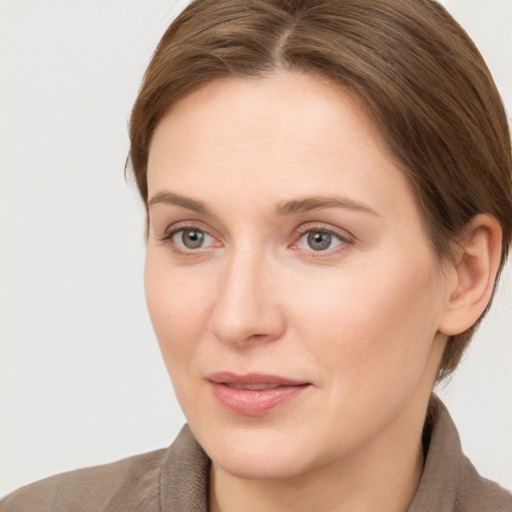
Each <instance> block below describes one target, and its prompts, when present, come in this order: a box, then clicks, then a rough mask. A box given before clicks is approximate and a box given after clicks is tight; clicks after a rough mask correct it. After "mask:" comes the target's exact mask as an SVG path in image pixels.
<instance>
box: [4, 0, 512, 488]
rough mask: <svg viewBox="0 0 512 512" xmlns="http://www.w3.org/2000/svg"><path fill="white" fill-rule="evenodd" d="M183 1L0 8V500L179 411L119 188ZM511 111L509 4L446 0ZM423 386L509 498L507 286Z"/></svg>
mask: <svg viewBox="0 0 512 512" xmlns="http://www.w3.org/2000/svg"><path fill="white" fill-rule="evenodd" d="M185 3H186V2H184V1H174V2H173V1H169V0H167V1H164V0H148V1H144V2H142V1H140V0H138V1H135V0H109V1H105V0H73V1H69V0H44V1H43V0H41V1H34V0H32V1H29V0H3V1H0V141H1V143H0V172H1V182H0V223H1V233H2V236H1V276H0V283H1V284H0V294H1V303H0V306H1V345H0V496H1V495H3V494H6V493H7V492H9V491H11V490H13V489H14V488H16V487H18V486H20V485H22V484H25V483H28V482H30V481H32V480H35V479H39V478H42V477H44V476H47V475H50V474H53V473H56V472H61V471H65V470H69V469H72V468H76V467H81V466H87V465H93V464H99V463H103V462H109V461H112V460H115V459H119V458H122V457H126V456H128V455H131V454H135V453H139V452H143V451H148V450H152V449H156V448H160V447H163V446H166V445H168V444H169V443H170V442H171V441H172V439H173V438H174V436H175V435H176V433H177V431H178V429H179V428H180V426H181V425H182V424H183V422H184V418H183V416H182V414H181V412H180V410H179V408H178V406H177V404H176V401H175V399H174V395H173V392H172V389H171V387H170V384H169V380H168V377H167V374H166V371H165V368H164V365H163V364H162V363H161V361H160V354H159V351H158V348H157V343H156V341H155V339H154V335H153V332H152V329H151V326H150V323H149V320H148V316H147V313H146V311H145V302H144V295H143V286H142V266H143V258H144V243H143V235H142V233H143V209H142V206H141V204H140V202H139V199H138V197H137V193H136V191H135V187H134V186H133V185H127V184H126V183H125V182H124V179H123V165H124V161H125V157H126V154H127V151H128V137H127V128H126V126H127V121H128V116H129V112H130V108H131V104H132V102H133V100H134V98H135V95H136V91H137V89H138V85H139V82H140V78H141V76H142V73H143V71H144V68H145V66H146V64H147V62H148V59H149V57H150V54H151V52H152V50H153V48H154V47H155V45H156V43H157V41H158V39H159V37H160V36H161V34H162V33H163V31H164V30H165V28H166V27H167V25H168V23H169V21H170V19H172V18H173V17H174V16H175V14H176V13H177V12H179V11H180V10H181V8H182V7H183V6H184V5H185ZM445 4H447V6H448V7H449V8H450V10H451V11H452V12H453V13H454V15H455V16H456V17H457V19H459V21H461V23H462V24H463V26H464V27H465V28H466V29H467V30H468V31H469V33H470V35H471V36H472V37H473V38H474V39H475V41H476V43H477V44H478V45H479V47H480V48H481V51H482V53H483V54H484V56H485V57H486V59H487V60H488V63H489V65H490V67H491V69H492V71H493V73H494V75H495V78H496V81H497V83H498V86H499V88H500V90H501V92H502V95H503V97H504V99H505V101H506V103H507V105H508V110H509V112H510V111H511V110H512V65H511V63H512V31H511V30H510V26H511V24H512V1H511V0H492V2H482V1H481V0H446V2H445ZM510 275H512V274H511V272H510V264H509V266H508V271H507V275H505V276H504V277H505V279H504V280H503V283H502V285H503V286H502V287H501V289H500V293H499V296H498V300H497V303H496V304H495V307H494V311H493V314H492V315H491V316H490V317H489V318H488V320H487V322H486V324H485V325H486V326H485V328H482V330H481V331H480V333H479V335H478V337H477V339H475V341H474V344H473V346H472V349H471V351H470V353H469V354H468V356H467V357H466V359H465V360H464V363H463V365H462V367H461V368H460V369H459V371H458V373H457V375H456V377H455V378H454V379H453V381H452V382H451V383H450V384H449V386H448V387H447V388H446V389H444V390H441V394H442V396H443V397H444V398H445V400H446V402H447V403H448V405H449V408H450V410H451V412H452V415H453V416H454V417H455V419H456V422H457V424H458V426H459V429H460V433H461V436H462V440H463V445H464V448H465V451H466V452H467V453H468V454H469V456H470V457H471V458H472V460H473V461H474V463H475V464H476V465H477V467H478V468H479V470H480V471H481V473H483V474H484V475H486V476H488V477H490V478H493V479H496V480H498V481H499V482H501V483H502V484H503V485H505V486H507V487H508V488H512V376H511V375H512V343H511V342H512V320H511V312H512V282H511V277H510Z"/></svg>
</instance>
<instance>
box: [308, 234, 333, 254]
mask: <svg viewBox="0 0 512 512" xmlns="http://www.w3.org/2000/svg"><path fill="white" fill-rule="evenodd" d="M331 240H332V237H331V235H330V234H329V233H322V232H319V231H316V232H312V233H310V234H309V235H308V245H309V246H310V247H311V249H313V250H314V251H323V250H325V249H328V248H329V246H330V245H331Z"/></svg>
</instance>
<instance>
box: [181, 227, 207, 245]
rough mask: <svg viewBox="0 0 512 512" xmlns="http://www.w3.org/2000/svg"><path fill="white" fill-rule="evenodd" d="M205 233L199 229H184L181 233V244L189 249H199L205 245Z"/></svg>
mask: <svg viewBox="0 0 512 512" xmlns="http://www.w3.org/2000/svg"><path fill="white" fill-rule="evenodd" d="M204 235H205V234H204V231H199V230H198V229H183V230H182V231H181V237H180V238H181V243H182V244H183V245H184V246H185V247H186V248H187V249H199V248H200V247H202V246H203V244H204V239H205V236H204Z"/></svg>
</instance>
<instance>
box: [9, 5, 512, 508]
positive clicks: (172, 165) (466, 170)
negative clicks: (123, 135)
mask: <svg viewBox="0 0 512 512" xmlns="http://www.w3.org/2000/svg"><path fill="white" fill-rule="evenodd" d="M130 161H131V165H132V166H133V171H134V173H135V176H136V179H137V184H138V187H139V191H140V193H141V196H142V198H143V201H144V204H145V205H146V209H147V215H148V217H147V219H148V222H147V228H148V229H147V258H146V269H145V284H146V295H147V301H148V308H149V312H150V316H151V319H152V322H153V326H154V328H155V332H156V335H157V338H158V340H159V343H160V347H161V350H162V353H163V356H164V360H165V362H166V365H167V369H168V371H169V374H170V376H171V379H172V381H173V384H174V388H175V391H176V394H177V396H178V399H179V401H180V404H181V406H182V408H183V410H184V413H185V415H186V417H187V420H188V423H189V427H185V429H184V430H183V431H182V433H181V434H180V436H179V438H178V439H177V441H176V442H175V443H174V445H173V446H171V447H170V448H169V449H168V450H162V451H159V452H153V453H150V454H146V455H143V456H139V457H135V458H132V459H127V460H124V461H121V462H118V463H114V464H112V465H108V466H103V467H99V468H92V469H88V470H81V471H78V472H74V473H69V474H65V475H61V476H60V477H56V478H52V479H49V480H47V481H44V482H42V483H39V484H34V485H33V486H30V487H28V488H25V489H23V490H21V491H19V492H18V493H15V494H14V495H12V496H10V497H8V498H7V499H6V500H4V502H2V504H1V506H0V510H57V511H58V510H69V509H79V510H213V511H224V512H225V511H230V510H325V511H328V510H417V511H419V510H461V511H462V510H512V498H511V497H510V495H509V494H508V493H507V492H506V491H504V490H503V489H501V488H500V487H499V486H497V485H496V484H493V483H491V482H488V481H486V480H483V479H482V478H480V477H479V476H478V474H477V473H476V471H475V470H474V468H473V467H472V466H471V464H470V462H469V461H468V460H467V459H465V458H464V457H463V455H462V453H461V451H460V446H459V442H458V438H457V433H456V430H455V427H454V425H453V424H452V422H451V420H450V418H449V415H448V413H447V411H446V410H445V408H444V406H443V405H442V404H441V403H440V401H439V400H438V399H436V398H435V397H431V392H432V388H433V386H434V383H435V382H436V381H437V380H440V379H442V378H444V377H446V376H447V375H449V374H450V373H451V372H452V371H453V370H454V368H455V367H456V366H457V364H458V362H459V360H460V357H461V355H462V353H463V351H464V349H465V348H466V346H467V344H468V342H469V340H470V338H471V335H472V333H473V331H474V329H475V327H476V325H477V324H478V323H479V321H480V320H481V318H482V315H483V314H484V313H485V312H486V310H487V308H488V305H489V303H490V300H491V297H492V294H493V291H494V288H495V286H496V282H497V279H498V277H499V274H500V272H501V269H502V268H503V265H504V262H505V259H506V256H507V252H508V247H509V244H510V238H511V229H512V226H511V219H512V198H511V168H512V164H511V151H510V136H509V132H508V127H507V122H506V116H505V113H504V109H503V107H502V105H501V102H500V100H499V96H498V94H497V91H496V89H495V86H494V84H493V82H492V79H491V78H490V76H489V73H488V71H487V69H486V67H485V65H484V63H483V61H482V59H481V57H480V56H479V54H478V52H477V51H476V49H475V48H474V46H473V44H472V43H471V41H470V40H469V39H468V38H467V36H466V35H465V34H464V32H463V31H462V30H461V29H460V28H459V27H458V26H457V25H456V24H455V22H454V21H453V20H452V19H451V18H450V17H449V16H448V15H447V13H446V12H445V11H444V10H443V9H442V8H441V7H440V6H439V5H437V4H436V3H434V2H431V1H428V0H393V1H392V0H372V1H369V0H368V1H365V0H351V1H349V0H347V1H339V2H333V1H325V2H307V1H300V0H295V1H294V0H281V1H279V0H274V1H270V0H269V1H256V0H254V1H244V2H241V1H239V0H237V1H234V0H231V1H228V0H221V1H219V0H207V1H198V2H193V3H192V4H191V5H190V6H189V7H188V8H187V9H186V10H185V11H184V12H183V13H182V15H181V16H179V17H178V19H177V20H176V21H175V22H174V23H173V24H172V25H171V27H170V28H169V30H168V31H167V33H166V34H165V35H164V37H163V39H162V41H161V42H160V44H159V47H158V48H157V50H156V53H155V55H154V57H153V60H152V62H151V64H150V66H149V68H148V71H147V73H146V75H145V78H144V82H143V85H142V88H141V90H140V93H139V96H138V99H137V101H136V103H135V106H134V109H133V113H132V121H131V151H130Z"/></svg>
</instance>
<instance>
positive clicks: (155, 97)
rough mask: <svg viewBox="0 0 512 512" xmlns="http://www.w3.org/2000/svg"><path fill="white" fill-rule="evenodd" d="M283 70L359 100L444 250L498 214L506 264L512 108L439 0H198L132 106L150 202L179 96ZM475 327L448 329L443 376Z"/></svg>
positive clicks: (163, 47) (511, 208)
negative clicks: (151, 168) (151, 180)
mask: <svg viewBox="0 0 512 512" xmlns="http://www.w3.org/2000/svg"><path fill="white" fill-rule="evenodd" d="M279 70H298V71H303V72H307V73H311V74H314V75H317V76H321V77H324V78H327V79H329V80H330V81H332V82H334V83H337V84H340V86H342V87H344V88H347V89H348V90H350V91H351V92H352V93H353V94H354V95H355V97H357V98H358V99H359V100H360V101H361V103H362V105H363V107H364V109H365V111H366V112H367V113H368V115H369V116H370V117H371V119H372V120H373V121H374V123H375V125H376V127H377V128H378V131H379V133H380V135H381V137H382V140H383V142H384V143H385V144H386V146H387V149H388V150H389V151H390V154H391V155H393V157H394V158H395V160H396V164H397V165H398V166H399V167H400V168H401V169H402V170H403V172H404V173H405V174H406V175H407V176H408V178H409V180H410V183H411V184H412V186H413V189H414V190H415V193H416V195H417V201H418V206H419V209H420V211H421V213H422V217H423V219H424V223H425V229H426V231H427V233H428V234H429V239H430V241H431V243H432V246H433V249H434V250H435V253H436V254H437V255H439V256H440V257H441V258H443V257H446V256H449V255H450V249H451V247H452V246H453V242H454V241H456V240H457V238H458V237H460V236H461V234H462V233H463V232H464V229H465V227H466V226H467V225H468V223H469V221H470V220H471V219H472V218H473V217H474V216H475V215H477V214H478V213H489V214H491V215H493V216H494V217H495V218H496V219H497V220H498V221H499V222H500V224H501V227H502V230H503V245H502V254H501V264H500V268H499V272H498V275H499V273H500V272H501V270H502V268H503V265H504V263H505V259H506V257H507V253H508V248H509V245H510V239H511V231H512V226H511V224H512V184H511V170H512V161H511V146H510V133H509V128H508V123H507V117H506V113H505V109H504V107H503V104H502V102H501V99H500V96H499V93H498V91H497V89H496V86H495V84H494V81H493V79H492V77H491V74H490V72H489V70H488V68H487V66H486V64H485V62H484V60H483V58H482V56H481V55H480V53H479V52H478V50H477V48H476V47H475V45H474V44H473V42H472V41H471V39H470V38H469V36H468V35H467V34H466V32H465V31H464V30H463V29H462V28H461V27H460V26H459V25H458V24H457V23H456V22H455V20H454V19H453V18H452V17H451V16H450V15H449V14H448V13H447V11H446V10H445V9H444V8H443V7H442V6H441V5H440V4H438V3H437V2H436V1H434V0H195V1H193V2H192V3H191V4H190V5H189V6H188V7H187V8H186V9H185V10H184V11H183V12H182V13H181V14H180V15H179V16H178V18H177V19H176V20H175V21H174V22H173V23H172V24H171V25H170V27H169V28H168V30H167V31H166V33H165V34H164V36H163V37H162V39H161V41H160V43H159V45H158V47H157V49H156V51H155V53H154V55H153V58H152V60H151V63H150V65H149V67H148V69H147V71H146V73H145V76H144V80H143V83H142V86H141V89H140V92H139V95H138V97H137V100H136V102H135V105H134V107H133V111H132V116H131V122H130V141H131V147H130V163H131V166H132V168H133V171H134V174H135V177H136V181H137V185H138V188H139V191H140V194H141V196H142V199H143V200H144V202H145V203H146V206H147V199H148V198H147V193H148V192H147V179H146V171H147V161H148V153H149V148H150V143H151V138H152V135H153V133H154V131H155V128H156V126H157V124H158V122H159V121H160V119H161V118H162V117H163V116H164V114H165V113H166V112H167V111H168V109H169V108H170V106H171V105H173V104H174V103H175V102H176V101H178V100H179V99H181V98H182V97H183V96H184V95H186V94H188V93H190V92H191V91H192V90H194V89H195V88H197V87H198V86H200V85H202V84H205V83H207V82H208V81H211V80H214V79H216V78H221V77H230V76H231V77H257V76H261V75H264V74H266V73H271V72H275V71H279ZM496 281H497V280H496ZM495 286H496V285H495ZM479 321H480V320H479ZM475 328H476V325H475V326H473V327H472V328H471V329H469V330H468V331H466V332H464V333H462V334H459V335H457V336H453V337H452V338H451V339H450V340H449V343H448V345H447V348H446V351H445V353H444V356H443V360H442V363H441V368H440V373H439V378H443V377H445V376H446V375H448V374H449V373H451V372H452V371H453V369H454V368H455V367H456V366H457V364H458V362H459V360H460V358H461V356H462V354H463V351H464V349H465V348H466V346H467V344H468V342H469V340H470V338H471V336H472V334H473V332H474V330H475Z"/></svg>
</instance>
